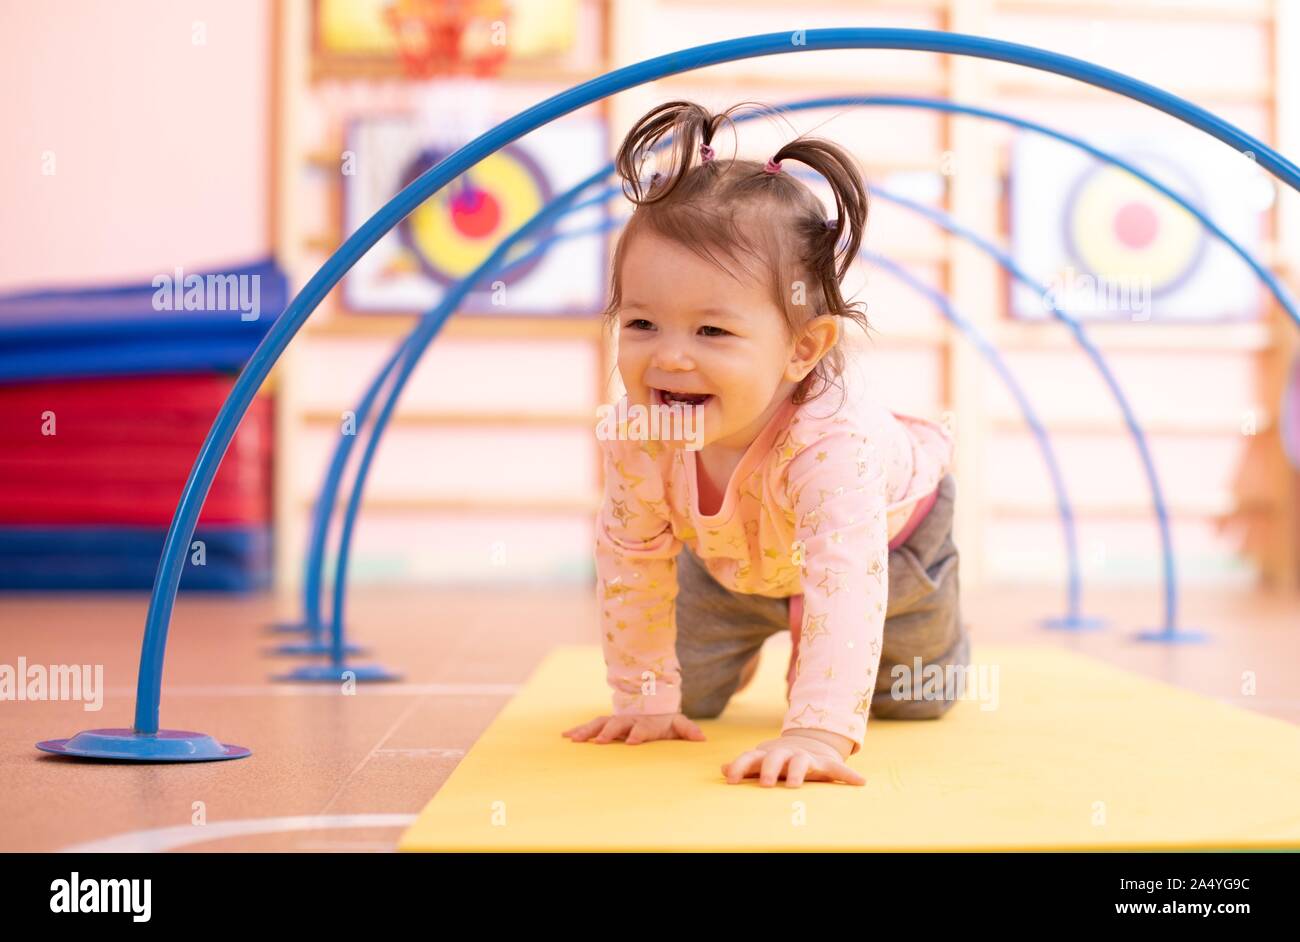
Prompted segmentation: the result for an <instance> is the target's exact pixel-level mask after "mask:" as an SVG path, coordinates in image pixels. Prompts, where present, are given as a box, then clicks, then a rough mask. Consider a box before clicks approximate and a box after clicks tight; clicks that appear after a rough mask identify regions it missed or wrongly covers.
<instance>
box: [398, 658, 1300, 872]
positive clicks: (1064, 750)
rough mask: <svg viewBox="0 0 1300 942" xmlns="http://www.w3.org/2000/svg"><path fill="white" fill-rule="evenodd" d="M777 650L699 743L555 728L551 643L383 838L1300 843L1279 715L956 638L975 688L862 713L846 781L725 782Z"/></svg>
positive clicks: (603, 842)
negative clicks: (943, 703)
mask: <svg viewBox="0 0 1300 942" xmlns="http://www.w3.org/2000/svg"><path fill="white" fill-rule="evenodd" d="M784 651H785V649H783V648H781V647H775V648H767V649H765V650H764V652H763V658H762V662H761V665H760V669H759V672H758V674H757V676H756V677H755V678H754V681H753V683H752V684H751V685H750V687H749V688H747V689H746V690H744V691H742V692H741V693H740V694H738V695H737V696H736V697H735V698H733V700H732V702H731V703H730V705H729V706H728V707H727V710H726V712H724V713H723V715H722V716H721V717H719V718H718V719H715V720H703V721H700V728H701V729H702V730H703V731H704V734H705V736H707V737H708V741H707V742H686V741H682V740H669V741H661V742H650V743H642V744H640V745H636V746H628V745H627V744H626V743H622V742H614V743H609V744H607V745H596V744H594V743H589V742H588V743H575V742H572V741H570V740H569V739H567V738H565V737H563V736H561V735H560V733H561V731H563V730H565V729H568V728H570V727H572V726H576V725H577V724H579V723H582V722H585V721H587V720H589V719H592V718H594V717H596V716H599V715H601V714H603V713H607V712H608V711H609V696H608V692H607V688H606V687H605V680H604V678H605V669H604V664H603V662H602V660H601V655H600V649H599V648H598V647H596V646H566V647H561V648H557V649H556V650H554V651H553V652H552V653H551V654H550V655H549V656H548V657H547V658H546V659H545V660H544V661H543V662H542V664H541V665H540V666H539V667H538V668H537V670H536V672H535V673H534V674H533V676H532V678H531V679H530V680H529V681H528V683H527V684H526V685H525V686H524V688H523V689H522V690H521V691H520V693H519V695H518V696H516V697H515V698H514V699H513V700H512V701H511V702H510V703H508V704H507V705H506V707H505V708H504V709H503V710H502V711H501V713H500V715H498V716H497V718H496V719H495V720H494V721H493V723H492V725H491V727H489V728H488V730H487V731H486V732H485V733H484V734H483V736H482V738H480V739H479V741H478V742H477V743H476V744H475V745H474V747H473V749H471V750H470V752H469V754H468V755H467V756H465V758H464V760H463V761H462V762H461V763H460V765H459V766H458V767H457V768H456V770H455V772H454V773H453V774H452V776H451V778H450V779H449V780H448V781H447V782H446V784H444V785H443V787H442V788H441V789H440V790H439V791H438V793H437V795H435V796H434V798H433V799H432V800H431V801H430V802H429V804H428V805H426V806H425V808H424V810H423V811H422V812H421V814H420V816H419V818H418V819H417V820H416V822H415V824H413V825H412V826H411V828H410V829H409V830H407V832H406V833H405V834H404V835H403V836H402V839H401V841H400V843H399V845H398V849H399V850H403V851H501V850H513V851H564V850H569V851H610V850H627V851H633V850H663V851H669V850H681V851H797V850H805V851H835V850H881V851H884V850H890V851H913V850H1037V849H1056V850H1120V849H1133V850H1154V849H1161V850H1194V849H1205V850H1209V849H1233V848H1239V849H1240V848H1250V849H1261V848H1298V847H1300V727H1297V726H1294V725H1292V724H1290V723H1287V722H1284V721H1282V720H1278V719H1273V718H1270V717H1266V716H1262V715H1260V714H1257V713H1253V712H1251V711H1248V710H1244V709H1239V708H1237V707H1233V706H1227V705H1224V704H1221V703H1218V702H1217V701H1214V700H1211V699H1208V698H1206V697H1202V696H1200V695H1197V694H1193V693H1189V692H1187V691H1184V690H1182V689H1180V688H1177V687H1173V686H1170V685H1168V684H1163V683H1158V682H1155V681H1150V680H1146V679H1144V678H1141V677H1138V676H1137V675H1134V674H1131V673H1129V672H1127V671H1123V670H1120V669H1118V668H1115V667H1112V666H1110V665H1108V664H1106V663H1103V662H1101V661H1098V660H1095V659H1093V658H1090V657H1085V656H1081V655H1077V654H1073V653H1071V652H1068V651H1065V650H1062V649H1060V648H1057V647H1052V646H1000V645H999V646H994V645H983V646H977V647H976V648H975V650H974V653H973V657H972V666H973V667H974V668H976V669H983V670H984V671H985V673H984V675H983V677H984V683H985V686H984V687H983V691H982V692H981V688H980V687H979V686H978V681H979V675H978V673H976V674H973V675H972V683H970V684H969V686H968V690H967V695H966V699H963V700H961V701H960V702H958V703H957V704H955V705H954V706H953V707H952V709H951V710H950V711H949V712H948V714H947V715H946V716H944V717H942V718H941V719H938V720H920V721H905V720H892V721H890V720H879V719H874V718H873V719H870V720H869V721H868V724H867V736H866V741H865V744H864V747H863V749H862V751H861V752H859V753H858V754H857V755H856V756H854V757H853V758H852V759H851V760H850V762H851V764H852V765H853V767H854V768H856V769H857V770H858V771H859V772H861V773H862V774H863V775H864V776H866V779H867V784H866V785H862V786H853V785H845V784H843V783H829V782H807V783H805V784H804V785H803V786H802V787H800V788H788V787H787V786H786V785H785V783H784V781H781V782H778V783H777V784H776V785H775V786H774V787H764V786H761V785H759V784H758V780H757V779H756V778H749V779H746V780H745V781H744V782H743V783H741V784H737V785H728V784H727V783H726V781H725V780H724V778H723V776H722V772H721V766H722V765H723V763H726V762H730V761H731V760H732V759H734V758H735V757H736V756H738V755H740V753H741V752H743V751H745V750H746V749H751V748H753V747H754V746H755V745H756V744H757V743H758V742H760V741H761V740H763V739H766V738H768V737H771V736H775V735H778V734H779V732H780V724H781V718H782V715H783V713H784V711H785V683H784V678H785V668H786V663H785V658H784V656H782V655H783V653H784ZM995 671H996V673H995ZM995 679H996V684H994V680H995ZM994 693H995V694H996V697H994V696H992V694H994ZM985 706H990V707H993V708H992V709H984V708H983V707H985Z"/></svg>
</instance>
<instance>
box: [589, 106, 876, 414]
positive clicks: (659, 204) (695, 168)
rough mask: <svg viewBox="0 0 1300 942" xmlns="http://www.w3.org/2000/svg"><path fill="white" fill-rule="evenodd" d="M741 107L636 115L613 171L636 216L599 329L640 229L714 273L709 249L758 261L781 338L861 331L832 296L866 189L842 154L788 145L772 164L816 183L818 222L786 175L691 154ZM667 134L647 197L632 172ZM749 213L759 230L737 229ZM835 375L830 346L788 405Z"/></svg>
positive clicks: (854, 316) (862, 319)
mask: <svg viewBox="0 0 1300 942" xmlns="http://www.w3.org/2000/svg"><path fill="white" fill-rule="evenodd" d="M747 104H756V103H747V102H742V103H741V104H738V105H734V106H732V107H731V108H728V109H727V110H726V111H723V112H721V113H719V114H716V115H715V114H710V113H709V112H708V111H707V110H705V109H704V108H702V107H701V106H700V105H697V104H695V103H694V102H689V101H670V102H666V103H664V104H662V105H659V106H657V107H655V108H652V109H650V111H648V112H646V114H645V115H644V116H642V118H641V119H640V120H639V121H637V123H636V124H635V126H633V128H632V130H631V131H629V132H628V135H627V137H626V138H624V140H623V144H622V146H621V147H620V148H619V151H618V158H617V161H616V164H615V166H616V167H617V169H618V173H619V176H620V177H622V180H623V192H624V194H625V195H626V196H627V198H628V199H629V200H630V201H631V202H632V203H633V204H635V207H636V208H635V209H634V210H633V212H632V217H631V219H630V220H629V221H628V223H627V226H626V227H625V228H624V229H623V232H622V233H621V234H620V235H619V237H618V241H617V243H616V245H615V249H614V257H613V265H612V270H611V274H610V291H609V303H608V304H607V306H606V308H605V311H604V313H603V316H604V319H605V324H606V326H607V327H609V326H612V324H614V323H616V322H617V318H618V310H619V308H620V307H621V305H622V283H621V282H622V277H621V273H622V263H623V256H624V253H625V252H626V251H627V246H628V244H629V242H630V240H631V237H632V236H633V235H635V234H636V232H638V231H640V230H641V229H643V228H649V229H650V230H651V231H652V232H654V233H655V234H657V235H660V236H662V237H664V238H667V239H670V240H672V241H674V242H677V243H679V244H681V245H683V246H685V247H686V248H689V249H690V250H691V251H693V252H695V253H696V254H697V255H700V256H701V257H703V258H705V259H707V260H709V261H711V262H713V263H714V264H715V265H718V267H719V268H724V270H725V267H724V266H723V265H722V263H721V262H719V261H718V259H717V258H716V257H715V256H714V254H713V250H715V249H717V250H720V251H721V252H722V253H723V254H725V255H727V256H728V257H730V258H731V259H732V260H733V261H737V262H739V263H740V264H741V265H742V266H743V265H744V261H743V259H742V258H741V257H740V256H741V255H745V256H748V257H753V258H757V259H759V260H760V261H761V262H762V263H764V265H765V267H766V270H767V273H768V275H769V276H770V279H771V281H770V283H771V290H772V295H773V299H774V300H775V301H776V305H777V307H778V308H780V309H781V311H782V312H784V314H785V320H786V326H787V328H788V331H789V336H791V337H794V336H798V334H799V332H800V330H801V329H802V327H803V326H804V324H805V323H807V321H809V320H811V319H812V318H814V317H818V316H820V315H823V314H834V315H836V316H838V317H845V318H848V319H849V320H852V321H853V322H855V323H857V324H859V325H860V326H861V327H862V328H863V329H864V330H867V329H869V325H868V323H867V317H866V309H865V305H864V304H862V303H861V302H854V303H849V302H848V301H846V300H845V299H844V296H843V295H842V294H841V292H840V281H841V280H842V279H843V278H844V276H845V274H846V273H847V272H848V270H849V266H850V265H851V264H852V263H853V260H854V258H856V256H857V254H858V249H859V247H860V246H861V245H862V234H863V230H864V228H865V226H866V221H867V190H866V186H865V184H864V183H863V179H862V173H861V170H860V168H859V167H858V165H857V163H856V162H855V161H854V159H853V157H852V156H851V155H850V154H849V153H848V152H847V151H846V150H844V149H843V148H842V147H840V146H838V145H837V144H834V143H832V142H830V141H827V140H823V139H821V138H813V137H807V136H800V137H797V138H795V139H794V140H792V141H790V142H789V143H787V144H786V145H785V146H784V147H782V148H781V149H780V150H778V151H777V152H776V153H775V154H773V155H772V160H773V161H778V162H779V161H785V160H796V161H798V162H800V163H802V164H806V165H807V166H809V167H811V168H812V169H813V170H815V171H817V172H818V173H819V174H821V175H822V177H824V178H825V179H826V182H827V183H828V184H830V188H831V192H832V193H833V194H834V197H835V209H836V216H835V218H834V219H832V220H828V219H826V218H825V216H824V215H823V213H824V212H825V210H824V209H823V207H822V204H821V200H819V199H818V198H817V196H816V194H814V193H813V191H812V190H811V189H809V187H808V186H807V185H806V184H804V183H803V182H802V181H800V180H798V179H796V178H795V177H794V176H792V175H791V174H789V173H784V172H782V173H768V172H766V171H765V168H764V165H763V164H761V163H758V162H757V161H754V160H742V159H737V158H735V157H733V158H732V159H731V160H729V161H723V160H720V159H717V158H714V159H711V160H708V161H704V160H702V159H701V154H700V148H701V145H706V144H707V145H710V146H711V145H712V143H713V139H714V136H715V134H716V133H717V131H718V129H719V128H720V127H721V126H722V125H723V124H724V123H729V124H732V126H733V129H734V123H732V115H733V114H734V113H736V111H737V110H739V109H740V108H742V107H744V106H746V105H747ZM757 107H758V108H760V109H764V110H766V106H763V105H757ZM669 133H671V135H672V144H673V146H672V161H671V165H670V169H669V171H668V172H667V173H655V174H654V176H653V177H652V178H651V181H650V185H649V187H648V189H647V188H643V185H642V182H641V169H642V166H643V165H644V163H645V161H646V160H647V159H648V157H649V155H650V153H651V151H652V150H653V149H654V148H655V145H656V144H657V143H658V142H659V141H660V139H662V138H663V137H664V136H665V135H666V134H669ZM752 211H759V212H761V213H762V214H763V215H762V218H763V220H764V223H765V224H764V225H759V226H745V225H744V220H743V219H741V218H738V217H740V216H742V215H744V214H746V213H749V212H752ZM738 249H739V252H738V251H737V250H738ZM799 281H802V282H803V284H804V304H802V305H799V304H795V303H793V298H792V294H793V288H794V285H795V284H796V282H799ZM841 336H842V333H841ZM843 370H844V353H843V351H842V350H841V349H840V345H839V343H836V345H835V346H834V347H832V348H831V349H830V350H829V351H827V353H826V355H825V356H823V357H822V358H821V360H820V361H819V362H818V363H817V365H816V366H815V367H814V368H813V369H812V370H811V371H809V373H808V375H807V376H806V377H804V379H803V380H802V381H801V382H800V383H799V385H798V386H797V387H796V389H795V392H794V397H793V398H794V402H795V403H802V402H806V401H808V400H809V399H812V398H816V397H814V396H810V395H809V390H810V389H811V387H812V384H813V382H814V381H815V380H817V379H819V378H820V379H821V381H822V383H823V388H822V389H821V390H820V391H819V392H818V394H817V395H818V396H820V395H821V393H822V392H824V391H825V389H827V388H829V387H830V386H831V384H832V383H833V381H834V380H835V379H838V378H839V377H840V376H841V374H842V373H843Z"/></svg>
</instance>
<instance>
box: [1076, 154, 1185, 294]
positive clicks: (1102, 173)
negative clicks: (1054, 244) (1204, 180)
mask: <svg viewBox="0 0 1300 942" xmlns="http://www.w3.org/2000/svg"><path fill="white" fill-rule="evenodd" d="M1122 156H1123V157H1124V158H1125V159H1126V160H1128V161H1129V162H1130V163H1132V164H1134V165H1136V166H1138V167H1139V168H1141V169H1142V170H1143V171H1145V172H1146V173H1148V174H1150V175H1151V176H1153V177H1155V178H1156V179H1157V180H1160V181H1161V182H1162V183H1164V184H1165V185H1166V186H1168V187H1170V188H1171V189H1172V190H1174V191H1175V192H1176V193H1179V194H1180V195H1181V196H1183V198H1184V199H1187V200H1188V201H1189V202H1191V203H1192V204H1193V205H1196V206H1201V205H1203V204H1204V201H1203V198H1202V195H1201V193H1200V188H1199V187H1198V186H1197V185H1196V183H1195V181H1193V180H1192V179H1191V178H1190V177H1188V176H1187V175H1186V174H1185V173H1183V172H1182V169H1181V168H1180V167H1178V166H1177V165H1176V164H1173V163H1171V162H1169V161H1166V160H1162V159H1160V158H1159V157H1156V156H1153V155H1149V154H1132V153H1130V154H1124V155H1122ZM1064 209H1065V213H1064V218H1063V220H1062V226H1063V232H1064V239H1065V245H1066V251H1067V252H1068V253H1069V255H1070V259H1071V261H1073V262H1074V264H1075V265H1076V266H1077V267H1078V269H1079V270H1080V271H1082V272H1084V273H1086V274H1089V275H1092V276H1094V277H1095V278H1097V279H1099V280H1100V281H1103V282H1109V283H1112V284H1124V285H1132V284H1137V283H1139V282H1142V283H1143V284H1149V285H1150V292H1151V296H1152V297H1153V298H1154V297H1158V296H1160V295H1162V294H1168V293H1169V292H1170V291H1173V290H1175V289H1177V288H1178V287H1180V286H1181V285H1183V284H1184V283H1185V282H1186V281H1187V279H1188V277H1189V276H1190V275H1191V273H1192V272H1193V271H1195V270H1196V267H1197V266H1198V265H1199V264H1200V262H1201V260H1202V258H1203V257H1204V254H1205V249H1206V244H1207V239H1206V235H1205V230H1204V228H1203V227H1202V226H1201V224H1200V223H1199V222H1198V221H1197V220H1196V218H1195V217H1194V216H1192V214H1191V213H1189V212H1187V210H1185V209H1183V207H1181V206H1179V205H1178V204H1177V203H1175V202H1174V201H1173V200H1171V199H1169V198H1168V197H1166V196H1164V195H1163V194H1161V193H1159V192H1157V191H1155V190H1153V189H1152V188H1151V187H1150V186H1148V185H1147V184H1146V183H1145V182H1143V181H1142V180H1139V179H1138V178H1137V177H1135V176H1133V174H1131V173H1129V172H1128V171H1127V170H1121V169H1120V168H1119V167H1116V166H1113V165H1111V164H1103V163H1098V164H1095V165H1094V166H1093V167H1091V168H1090V169H1089V170H1087V171H1086V172H1084V173H1083V174H1081V175H1080V176H1079V178H1078V180H1077V181H1076V182H1075V184H1074V186H1073V187H1071V189H1070V192H1069V194H1068V195H1067V196H1066V198H1065V207H1064Z"/></svg>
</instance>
